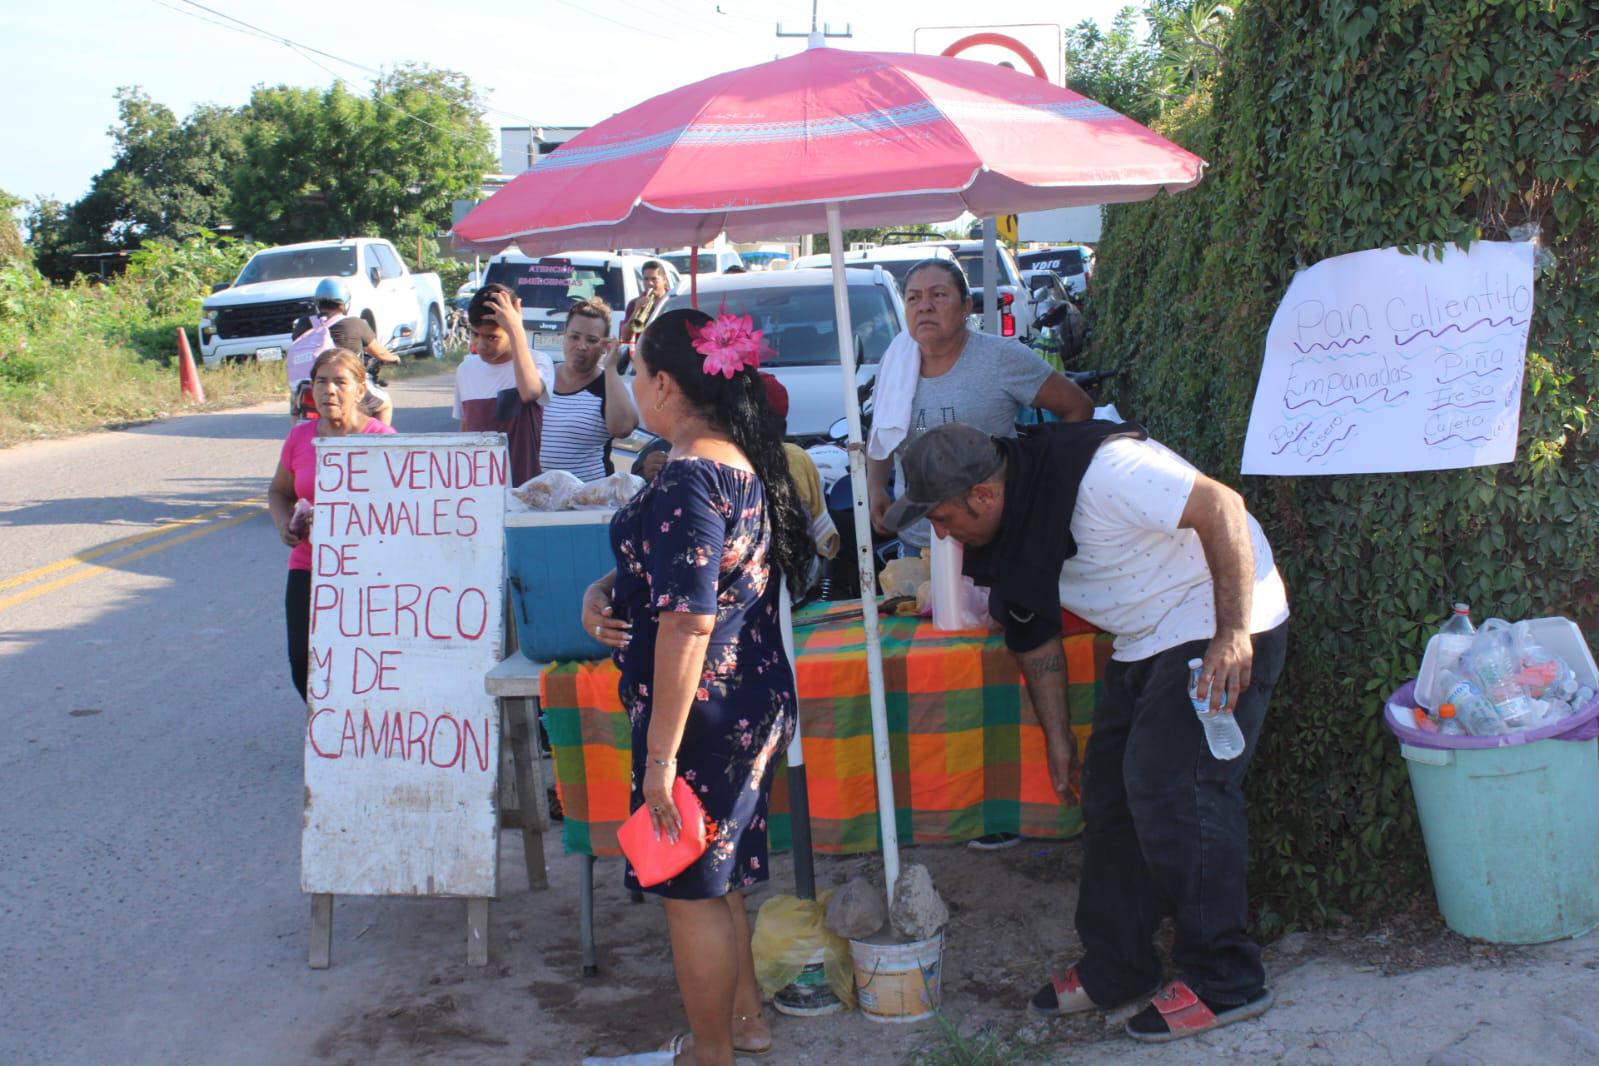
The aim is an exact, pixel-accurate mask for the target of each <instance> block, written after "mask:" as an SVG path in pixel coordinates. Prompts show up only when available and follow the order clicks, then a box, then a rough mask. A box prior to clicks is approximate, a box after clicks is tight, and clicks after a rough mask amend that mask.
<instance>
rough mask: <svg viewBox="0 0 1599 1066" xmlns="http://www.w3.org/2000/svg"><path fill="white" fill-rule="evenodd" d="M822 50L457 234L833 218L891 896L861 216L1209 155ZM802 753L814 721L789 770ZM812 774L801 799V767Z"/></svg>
mask: <svg viewBox="0 0 1599 1066" xmlns="http://www.w3.org/2000/svg"><path fill="white" fill-rule="evenodd" d="M810 43H811V47H810V48H809V49H808V50H806V51H804V52H801V53H799V54H798V55H794V56H790V57H788V58H786V59H778V60H774V61H772V62H770V63H762V64H760V65H759V66H754V67H746V68H744V69H742V70H735V71H730V72H728V73H726V74H719V75H717V76H715V77H712V78H707V79H705V80H704V81H700V82H695V83H694V84H692V85H686V86H684V87H683V88H680V89H674V90H673V91H671V92H668V93H664V94H663V95H661V96H657V97H654V98H652V99H649V100H646V101H644V102H643V103H641V104H639V105H637V106H636V107H632V108H629V109H628V110H626V111H623V112H621V113H619V114H616V115H613V116H611V117H610V118H608V119H606V120H605V121H604V122H601V123H599V124H598V125H596V126H592V127H590V128H589V129H587V130H585V131H584V132H583V133H581V134H579V135H578V136H576V137H574V138H572V139H571V140H570V141H568V142H566V143H565V144H563V145H562V146H561V147H560V149H559V150H558V151H556V152H554V153H552V154H551V155H549V156H548V157H546V158H545V159H543V160H541V161H540V162H539V164H538V165H537V166H535V167H533V168H532V169H531V170H529V171H527V172H526V173H524V174H521V175H519V176H518V177H517V178H516V179H515V180H514V181H512V182H511V183H510V184H509V185H507V186H506V187H505V188H503V189H501V190H500V191H499V192H497V193H495V194H494V195H493V196H491V197H489V198H488V199H487V200H485V201H484V202H483V203H481V204H479V205H478V206H477V208H476V209H474V210H473V211H472V213H471V214H469V215H467V216H466V218H464V219H462V220H461V222H460V223H459V224H458V225H457V226H456V227H455V229H454V237H455V244H456V247H457V248H459V249H461V250H464V251H478V252H488V253H494V252H498V251H500V250H502V249H504V248H505V247H506V246H507V245H509V244H512V243H514V244H516V245H517V247H518V248H519V249H520V250H521V251H522V252H523V253H524V254H527V255H541V254H546V253H549V252H558V251H565V250H569V249H576V248H585V247H588V248H593V247H601V248H617V247H624V246H628V245H633V246H639V245H645V246H653V247H662V246H676V245H691V246H692V245H703V244H707V243H709V242H710V241H711V240H712V239H713V238H715V237H716V236H717V235H718V234H720V233H726V234H727V235H728V236H729V237H730V238H732V239H734V240H762V239H769V238H774V237H786V236H791V235H793V234H798V233H813V232H817V231H819V230H821V229H822V228H824V227H825V229H826V230H827V234H828V246H829V247H830V248H831V250H832V257H833V264H832V265H833V302H834V310H835V314H836V316H837V320H838V329H837V331H836V333H837V336H838V358H839V364H840V365H841V366H842V368H843V371H844V372H843V374H842V380H843V387H844V412H845V416H846V418H847V419H848V422H849V455H850V475H851V478H852V481H853V484H854V489H855V531H856V538H855V541H856V545H857V551H858V555H859V558H858V562H859V565H860V574H861V583H860V587H861V590H862V592H863V595H862V600H861V606H862V613H863V615H864V619H865V624H866V649H867V659H866V663H867V677H868V680H869V682H870V686H871V715H872V735H873V745H872V747H873V754H874V760H875V764H876V770H877V798H878V819H879V826H880V829H881V833H882V841H883V866H884V873H885V874H886V876H887V881H888V890H889V894H890V902H891V903H892V901H893V890H894V883H895V881H896V879H897V878H898V874H899V844H898V833H897V830H896V822H895V812H894V786H893V771H892V763H891V761H890V755H889V733H888V713H887V709H886V704H885V700H884V686H883V665H882V648H881V643H880V640H879V632H878V617H877V601H876V600H875V599H873V598H872V596H871V595H870V592H869V590H871V589H873V588H875V587H876V577H875V573H874V571H873V567H872V536H871V529H872V527H871V519H870V516H869V513H868V509H867V502H866V450H865V448H864V446H863V445H862V443H861V424H860V407H859V404H858V402H857V400H856V395H855V348H854V342H853V337H854V331H853V329H852V327H851V324H850V315H849V300H848V295H847V292H846V289H845V284H844V259H843V248H844V240H843V231H844V228H845V227H850V228H863V229H864V228H873V227H879V226H891V225H896V224H906V223H917V222H927V221H931V220H936V219H945V218H954V217H955V216H957V215H959V214H961V213H962V212H963V211H970V212H971V213H972V214H973V215H976V216H978V217H991V216H995V215H1001V214H1010V213H1012V212H1017V211H1041V210H1048V209H1051V208H1059V207H1077V206H1082V205H1088V204H1107V203H1122V202H1127V201H1133V200H1143V199H1147V198H1149V197H1151V196H1154V195H1155V194H1156V193H1158V192H1161V191H1163V190H1164V191H1166V192H1180V191H1182V190H1184V189H1188V188H1191V187H1193V186H1194V185H1195V184H1197V183H1198V182H1199V179H1200V177H1201V176H1202V174H1203V171H1204V167H1205V161H1204V160H1202V159H1200V158H1199V157H1198V156H1196V155H1194V154H1193V153H1191V152H1187V151H1185V150H1183V149H1182V148H1179V147H1178V146H1177V145H1175V144H1172V143H1171V142H1170V141H1167V140H1166V139H1165V138H1163V137H1161V136H1159V135H1158V134H1156V133H1154V132H1153V131H1151V130H1149V129H1146V128H1145V127H1143V126H1141V125H1139V124H1138V123H1136V122H1134V121H1133V120H1132V119H1129V118H1126V117H1125V116H1122V115H1119V114H1117V113H1116V112H1114V111H1112V110H1110V109H1109V108H1107V107H1105V106H1104V105H1102V104H1098V103H1095V102H1094V101H1093V100H1090V99H1088V98H1087V97H1085V96H1081V95H1079V94H1077V93H1074V92H1072V91H1070V90H1069V89H1062V88H1058V87H1056V86H1054V85H1051V84H1049V83H1048V82H1046V81H1043V80H1041V79H1039V78H1034V77H1031V76H1029V75H1026V74H1020V73H1018V72H1016V71H1014V70H1010V69H1007V68H1004V67H999V66H992V65H989V64H985V63H977V62H973V61H970V60H965V59H953V58H949V57H945V56H924V55H907V54H900V53H886V52H849V51H844V50H840V49H834V48H826V47H822V46H821V44H822V38H821V35H820V34H814V33H813V34H812V35H811V42H810ZM801 754H802V753H801V751H800V745H799V737H798V735H797V734H796V736H795V742H794V744H793V746H792V747H791V748H790V764H791V766H795V765H798V764H799V762H800V758H801ZM798 780H799V784H800V794H801V795H802V794H803V771H801V772H800V774H799V777H798ZM796 814H797V815H798V814H799V812H798V811H796ZM800 820H801V819H800V818H798V817H797V818H796V819H795V821H796V823H798V822H799V821H800ZM798 843H799V841H798V840H796V844H798ZM807 850H808V849H807ZM796 851H798V849H796ZM805 858H807V859H808V856H805ZM800 861H801V857H800V856H799V855H796V867H797V868H798V866H799V862H800ZM802 892H803V889H802Z"/></svg>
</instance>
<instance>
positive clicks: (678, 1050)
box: [661, 1033, 691, 1066]
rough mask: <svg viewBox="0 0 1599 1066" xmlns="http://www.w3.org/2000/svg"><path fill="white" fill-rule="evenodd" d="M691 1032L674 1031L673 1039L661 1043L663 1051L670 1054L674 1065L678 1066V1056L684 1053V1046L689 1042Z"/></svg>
mask: <svg viewBox="0 0 1599 1066" xmlns="http://www.w3.org/2000/svg"><path fill="white" fill-rule="evenodd" d="M690 1035H691V1034H689V1033H673V1034H672V1039H670V1040H668V1041H667V1042H666V1043H664V1044H662V1045H661V1053H662V1054H666V1055H670V1056H671V1059H670V1060H669V1061H670V1062H671V1063H672V1066H677V1057H678V1056H679V1055H681V1054H683V1048H684V1046H685V1045H686V1044H687V1043H688V1038H689V1036H690Z"/></svg>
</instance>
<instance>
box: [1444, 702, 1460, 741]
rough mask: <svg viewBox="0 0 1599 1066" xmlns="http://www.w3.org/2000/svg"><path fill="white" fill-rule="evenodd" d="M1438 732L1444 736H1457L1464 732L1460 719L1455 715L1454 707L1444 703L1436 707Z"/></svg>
mask: <svg viewBox="0 0 1599 1066" xmlns="http://www.w3.org/2000/svg"><path fill="white" fill-rule="evenodd" d="M1438 732H1440V733H1442V734H1443V735H1444V736H1446V737H1458V736H1460V735H1461V734H1463V733H1465V730H1464V729H1462V728H1461V726H1460V720H1459V719H1457V718H1456V717H1455V707H1454V704H1452V703H1446V704H1444V705H1443V706H1441V707H1439V708H1438Z"/></svg>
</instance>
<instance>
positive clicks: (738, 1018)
mask: <svg viewBox="0 0 1599 1066" xmlns="http://www.w3.org/2000/svg"><path fill="white" fill-rule="evenodd" d="M759 1017H760V1014H759V1013H755V1014H735V1015H733V1020H734V1021H735V1022H744V1021H748V1020H750V1019H751V1018H759ZM771 1050H772V1038H771V1037H770V1036H768V1037H767V1038H766V1043H764V1044H761V1045H759V1046H756V1045H753V1044H740V1043H739V1042H738V1041H737V1040H736V1039H735V1040H734V1041H733V1054H735V1055H749V1056H751V1057H754V1058H759V1057H760V1056H762V1055H766V1054H769V1053H770V1052H771Z"/></svg>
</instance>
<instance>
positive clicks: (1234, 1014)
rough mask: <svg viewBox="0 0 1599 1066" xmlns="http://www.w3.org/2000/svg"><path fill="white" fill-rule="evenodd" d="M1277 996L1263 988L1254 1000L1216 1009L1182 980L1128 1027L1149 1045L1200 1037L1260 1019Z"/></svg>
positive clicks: (1157, 996) (1158, 995)
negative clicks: (1206, 1033)
mask: <svg viewBox="0 0 1599 1066" xmlns="http://www.w3.org/2000/svg"><path fill="white" fill-rule="evenodd" d="M1276 998H1277V997H1276V996H1275V995H1273V994H1272V991H1271V989H1269V988H1263V989H1261V990H1260V992H1259V994H1257V995H1256V996H1255V998H1254V999H1252V1000H1250V1001H1249V1002H1247V1003H1241V1004H1239V1005H1238V1006H1235V1007H1226V1008H1224V1009H1222V1010H1220V1011H1217V1010H1214V1009H1212V1008H1211V1006H1210V1005H1209V1004H1207V1003H1206V1002H1205V1001H1204V1000H1202V999H1200V998H1199V996H1198V995H1197V994H1195V992H1194V990H1193V989H1191V988H1189V987H1188V985H1187V984H1185V983H1184V982H1182V981H1170V982H1168V983H1167V984H1166V986H1165V987H1164V988H1162V989H1161V990H1160V991H1159V992H1157V993H1156V994H1155V998H1154V999H1152V1000H1150V1001H1149V1006H1147V1007H1145V1008H1144V1009H1143V1010H1142V1011H1140V1012H1139V1013H1138V1014H1136V1015H1135V1016H1134V1017H1133V1018H1132V1019H1131V1020H1129V1021H1128V1023H1127V1025H1126V1026H1125V1028H1126V1030H1127V1035H1128V1036H1130V1037H1132V1038H1133V1039H1134V1040H1140V1041H1143V1042H1144V1043H1146V1044H1164V1043H1167V1042H1168V1041H1171V1040H1181V1039H1183V1038H1184V1037H1189V1036H1196V1035H1198V1034H1199V1033H1204V1032H1209V1031H1210V1030H1212V1029H1218V1028H1220V1027H1221V1026H1223V1025H1231V1024H1232V1023H1233V1022H1241V1021H1245V1020H1247V1019H1249V1018H1258V1017H1260V1016H1261V1015H1262V1014H1265V1013H1266V1012H1267V1011H1268V1010H1270V1009H1271V1005H1272V1003H1274V1002H1275V1001H1276Z"/></svg>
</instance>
